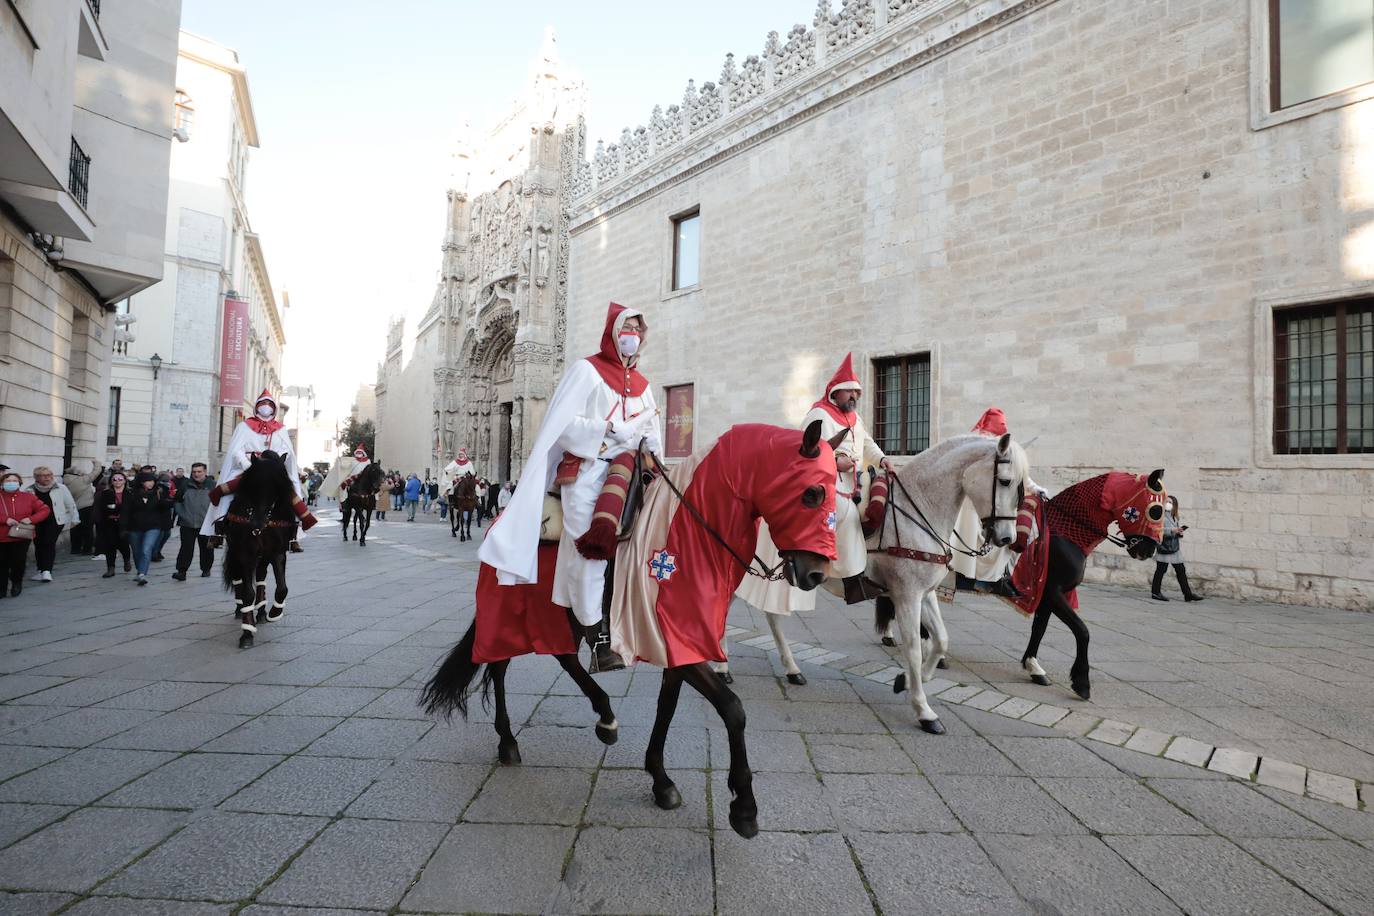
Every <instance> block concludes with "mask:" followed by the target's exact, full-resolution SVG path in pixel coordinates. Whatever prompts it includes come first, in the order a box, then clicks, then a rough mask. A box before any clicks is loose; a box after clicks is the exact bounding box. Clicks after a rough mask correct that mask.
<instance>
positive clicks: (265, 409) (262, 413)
mask: <svg viewBox="0 0 1374 916" xmlns="http://www.w3.org/2000/svg"><path fill="white" fill-rule="evenodd" d="M275 413H276V411H275V410H273V409H272V408H271V407H270V406H269V405H267V404H264V405H262V406H261V407H259V408H258V416H259V417H261V418H262V419H264V420H270V419H272V415H273V414H275Z"/></svg>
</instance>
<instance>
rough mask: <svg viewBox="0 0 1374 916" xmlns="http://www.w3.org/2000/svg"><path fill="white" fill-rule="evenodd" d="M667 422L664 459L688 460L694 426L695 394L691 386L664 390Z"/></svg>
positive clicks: (674, 386)
mask: <svg viewBox="0 0 1374 916" xmlns="http://www.w3.org/2000/svg"><path fill="white" fill-rule="evenodd" d="M666 392H667V396H668V397H667V401H668V421H667V423H666V424H664V425H665V427H666V428H665V430H664V434H665V435H666V436H667V439H668V441H667V442H665V443H663V457H664V458H689V457H691V455H692V431H693V429H694V428H695V426H696V393H695V390H694V387H693V386H692V385H673V386H672V387H670V388H668V389H666Z"/></svg>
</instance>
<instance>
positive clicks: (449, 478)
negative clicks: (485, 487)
mask: <svg viewBox="0 0 1374 916" xmlns="http://www.w3.org/2000/svg"><path fill="white" fill-rule="evenodd" d="M464 474H471V475H472V476H473V477H478V476H479V475H478V473H477V468H476V467H475V466H474V465H473V463H472V462H471V461H466V462H464V463H463V464H459V463H458V461H457V460H456V459H455V460H453V461H450V462H449V463H448V464H447V465H445V466H444V470H443V474H442V481H441V482H440V485H439V486H440V488H441V489H442V490H443V491H444V498H445V499H448V494H449V493H450V492H452V490H453V484H454V483H455V482H457V480H458V479H459V478H460V477H462V476H463V475H464Z"/></svg>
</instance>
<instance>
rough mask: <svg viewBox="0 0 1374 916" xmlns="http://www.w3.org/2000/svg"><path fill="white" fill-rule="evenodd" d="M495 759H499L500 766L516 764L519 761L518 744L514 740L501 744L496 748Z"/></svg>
mask: <svg viewBox="0 0 1374 916" xmlns="http://www.w3.org/2000/svg"><path fill="white" fill-rule="evenodd" d="M496 759H498V760H500V761H501V765H502V766H508V767H513V766H517V765H518V764H519V763H520V746H519V745H518V744H516V743H515V742H514V741H512V742H511V743H510V744H502V745H501V746H500V747H499V748H497V750H496Z"/></svg>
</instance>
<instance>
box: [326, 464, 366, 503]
mask: <svg viewBox="0 0 1374 916" xmlns="http://www.w3.org/2000/svg"><path fill="white" fill-rule="evenodd" d="M371 463H372V462H371V461H370V460H367V459H364V460H362V461H359V460H358V459H357V458H354V457H353V456H352V455H341V456H339V458H338V459H336V460H335V461H334V466H333V467H332V468H330V469H329V476H328V477H326V478H325V481H324V483H323V484H321V486H320V489H322V490H324V492H325V495H326V496H332V497H334V498H335V499H337V500H338V501H339V502H343V499H344V497H345V496H347V495H348V493H347V492H346V491H345V490H344V481H345V480H347V479H348V478H350V477H357V476H358V475H359V474H361V473H362V472H363V469H364V468H366V467H367V466H368V465H369V464H371Z"/></svg>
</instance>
